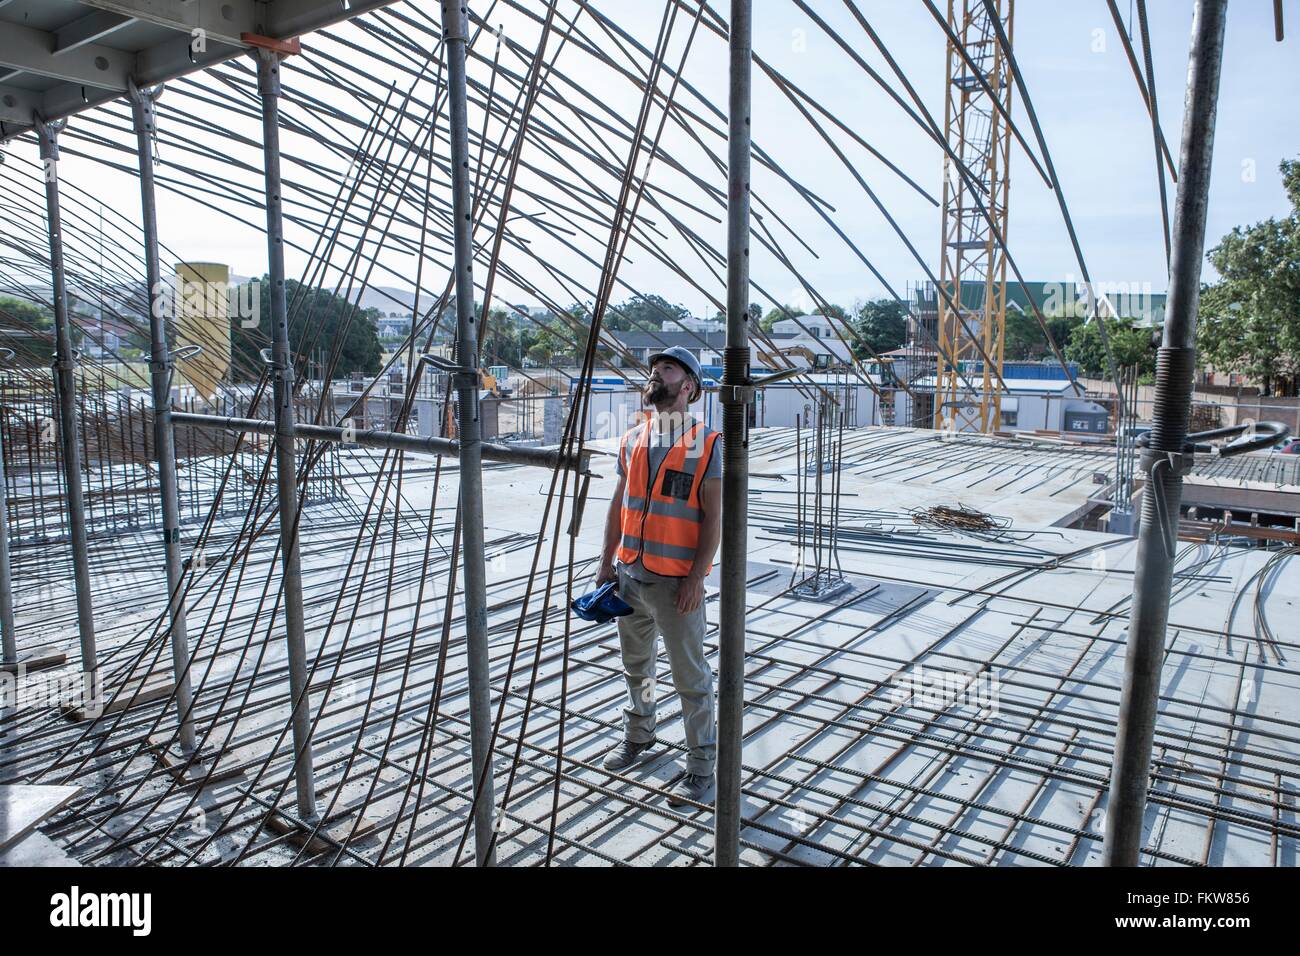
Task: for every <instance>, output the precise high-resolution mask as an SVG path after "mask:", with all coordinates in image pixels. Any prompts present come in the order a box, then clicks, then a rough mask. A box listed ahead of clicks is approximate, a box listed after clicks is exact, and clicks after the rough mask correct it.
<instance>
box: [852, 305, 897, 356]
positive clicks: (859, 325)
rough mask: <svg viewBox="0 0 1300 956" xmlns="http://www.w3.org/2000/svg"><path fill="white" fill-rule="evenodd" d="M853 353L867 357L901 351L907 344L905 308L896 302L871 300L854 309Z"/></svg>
mask: <svg viewBox="0 0 1300 956" xmlns="http://www.w3.org/2000/svg"><path fill="white" fill-rule="evenodd" d="M853 330H854V331H855V332H856V333H857V339H856V340H855V341H854V342H853V354H854V355H856V356H857V357H858V358H860V359H861V358H868V357H869V356H870V355H871V351H869V350H868V346H870V349H871V350H874V351H875V352H876V353H877V354H880V353H882V352H890V351H892V350H894V349H897V348H902V347H903V345H904V344H905V343H906V342H907V306H905V305H904V304H903V303H902V302H899V301H898V300H897V299H872V300H870V301H869V302H864V303H862V304H861V305H860V306H858V307H857V309H856V310H855V314H854V316H853Z"/></svg>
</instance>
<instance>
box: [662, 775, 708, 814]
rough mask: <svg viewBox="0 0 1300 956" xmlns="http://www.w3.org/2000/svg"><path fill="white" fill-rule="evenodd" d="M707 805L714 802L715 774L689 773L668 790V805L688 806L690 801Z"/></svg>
mask: <svg viewBox="0 0 1300 956" xmlns="http://www.w3.org/2000/svg"><path fill="white" fill-rule="evenodd" d="M691 800H694V801H695V802H696V803H703V804H705V805H706V806H707V805H708V804H711V803H712V802H713V774H709V775H708V776H705V775H704V774H702V773H688V774H687V775H686V776H684V777H682V779H681V780H678V781H677V786H675V787H673V788H672V790H670V791H669V792H668V806H670V807H686V806H690V801H691Z"/></svg>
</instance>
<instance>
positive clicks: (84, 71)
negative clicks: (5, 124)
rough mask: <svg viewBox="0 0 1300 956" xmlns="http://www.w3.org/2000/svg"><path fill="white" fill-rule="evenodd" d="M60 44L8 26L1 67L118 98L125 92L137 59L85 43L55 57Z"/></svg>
mask: <svg viewBox="0 0 1300 956" xmlns="http://www.w3.org/2000/svg"><path fill="white" fill-rule="evenodd" d="M57 42H58V41H57V37H56V36H55V34H53V33H46V32H45V31H44V30H37V29H35V28H33V27H25V26H23V25H22V24H19V23H8V22H6V23H5V24H4V30H3V31H0V66H7V67H11V68H12V69H15V70H21V71H22V72H24V73H34V74H36V75H37V76H47V77H51V78H53V79H56V80H63V81H64V82H67V83H75V84H77V85H78V86H89V87H93V88H95V89H99V90H108V91H111V92H113V93H116V94H119V95H120V94H122V93H125V92H126V85H127V80H128V79H129V78H130V76H131V71H132V70H133V69H134V67H135V56H134V55H132V54H130V53H123V52H122V51H121V50H114V49H113V48H112V47H107V46H103V45H101V44H98V43H84V44H82V45H81V46H79V47H77V48H76V49H75V50H69V51H68V52H66V53H63V54H61V55H59V56H57V57H55V56H52V55H51V53H52V51H53V50H54V49H55V47H56V44H57ZM46 118H47V119H48V118H49V117H46Z"/></svg>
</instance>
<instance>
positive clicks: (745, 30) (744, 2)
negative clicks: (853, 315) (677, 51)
mask: <svg viewBox="0 0 1300 956" xmlns="http://www.w3.org/2000/svg"><path fill="white" fill-rule="evenodd" d="M728 45H729V47H730V51H731V91H730V95H729V98H728V107H727V111H728V127H727V345H726V349H725V351H724V353H723V360H722V361H723V378H722V389H723V402H724V404H723V409H722V570H721V571H720V578H719V586H720V590H721V598H720V601H721V605H720V608H719V612H718V628H719V637H718V651H719V657H718V766H717V773H718V783H717V791H716V793H717V795H716V797H715V801H716V802H715V807H714V810H715V812H714V840H713V863H714V865H715V866H739V865H740V823H741V815H740V772H741V771H740V768H741V764H742V755H741V750H742V745H743V740H744V718H745V581H746V575H747V574H748V558H747V557H746V555H747V552H748V550H749V521H748V508H749V411H750V409H751V408H752V407H753V402H754V385H753V382H752V381H751V379H750V377H749V371H750V368H749V367H750V350H749V228H750V227H749V195H750V186H749V177H750V141H751V133H752V131H751V128H750V98H751V97H750V91H751V89H752V85H753V83H752V49H753V8H752V3H751V0H732V2H731V30H730V38H729V41H728Z"/></svg>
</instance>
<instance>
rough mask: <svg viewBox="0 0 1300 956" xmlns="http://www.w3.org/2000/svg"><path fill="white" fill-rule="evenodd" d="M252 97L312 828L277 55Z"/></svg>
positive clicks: (291, 621)
mask: <svg viewBox="0 0 1300 956" xmlns="http://www.w3.org/2000/svg"><path fill="white" fill-rule="evenodd" d="M254 55H255V56H256V57H257V89H258V92H259V93H260V94H261V98H262V153H263V157H264V160H265V165H266V244H267V257H268V259H269V263H268V264H269V267H270V279H271V290H270V291H271V296H270V298H271V381H272V385H273V389H272V394H273V398H274V402H275V484H276V491H277V493H278V498H279V510H280V560H281V567H282V569H283V581H284V622H285V642H286V644H287V645H288V654H289V694H290V697H291V698H292V700H293V748H294V769H295V774H296V782H297V787H298V816H299V818H300V819H301V820H302V821H303V822H304V823H314V822H315V821H316V791H315V786H314V784H313V782H312V777H313V774H312V754H311V698H310V696H309V695H308V692H307V638H306V631H305V627H304V623H303V605H302V565H301V558H300V555H299V552H298V462H297V459H296V457H295V450H294V416H293V351H292V349H291V348H290V346H289V304H288V301H287V298H286V295H285V287H284V219H283V208H282V202H281V193H282V190H281V185H282V184H281V182H280V54H279V53H275V52H273V51H270V50H265V49H259V50H257V51H256V52H255V53H254Z"/></svg>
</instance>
